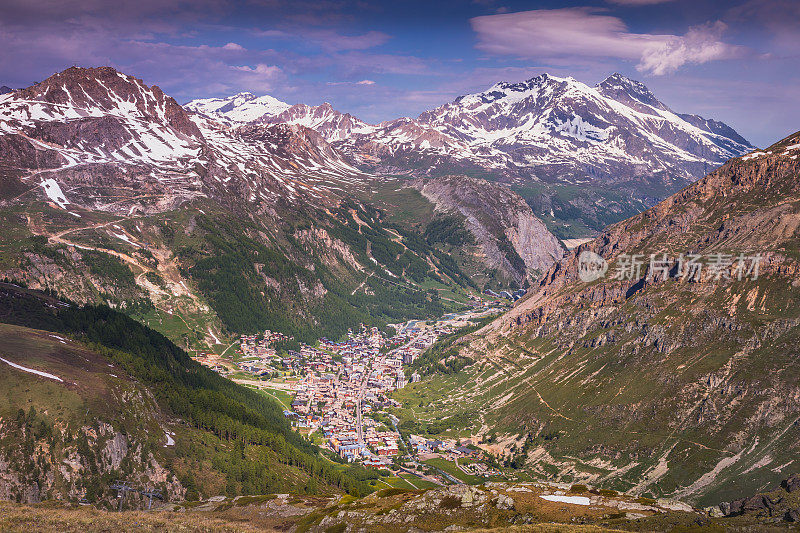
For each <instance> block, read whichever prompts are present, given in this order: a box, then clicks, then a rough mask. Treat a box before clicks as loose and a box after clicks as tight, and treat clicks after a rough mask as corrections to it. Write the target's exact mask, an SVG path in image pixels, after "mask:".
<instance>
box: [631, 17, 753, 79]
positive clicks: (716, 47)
mask: <svg viewBox="0 0 800 533" xmlns="http://www.w3.org/2000/svg"><path fill="white" fill-rule="evenodd" d="M726 28H727V25H726V24H725V23H724V22H720V21H717V22H715V23H713V24H705V25H703V26H695V27H693V28H690V29H689V31H688V32H687V33H686V35H684V36H683V37H675V38H672V39H669V40H667V41H666V42H664V43H661V44H653V45H651V46H649V47H647V48H646V49H645V50H644V52H643V53H642V59H641V61H640V62H639V64H638V65H637V66H636V69H637V70H639V71H640V72H649V73H651V74H654V75H656V76H660V75H663V74H669V73H671V72H675V71H676V70H678V69H679V68H680V67H682V66H683V65H685V64H687V63H707V62H709V61H714V60H717V59H730V58H733V57H736V56H737V55H739V53H740V49H739V47H736V46H732V45H729V44H726V43H724V42H722V41H721V40H720V38H721V37H722V33H723V32H724V31H725V29H726Z"/></svg>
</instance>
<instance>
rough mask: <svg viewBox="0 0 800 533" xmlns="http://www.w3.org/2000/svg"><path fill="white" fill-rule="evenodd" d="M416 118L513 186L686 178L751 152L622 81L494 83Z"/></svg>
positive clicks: (733, 137)
mask: <svg viewBox="0 0 800 533" xmlns="http://www.w3.org/2000/svg"><path fill="white" fill-rule="evenodd" d="M418 120H419V122H420V123H422V124H425V125H428V126H430V127H433V128H435V129H436V130H438V131H440V132H442V133H444V134H446V135H448V136H450V137H453V138H455V139H459V140H460V141H462V142H464V143H466V144H467V145H468V146H469V149H470V151H472V152H474V153H475V154H476V158H478V159H482V160H484V161H485V162H486V164H487V166H489V167H495V168H498V167H500V168H504V169H505V171H506V172H508V173H509V175H510V176H511V177H513V178H517V179H520V178H521V179H526V178H527V179H537V178H538V179H544V180H547V181H550V180H559V181H562V180H563V181H573V182H582V181H593V182H618V181H626V180H630V179H633V178H636V177H637V176H645V175H647V176H657V175H659V174H663V175H664V176H665V178H668V179H675V180H691V179H692V178H696V177H699V176H701V175H703V174H705V173H706V172H707V171H708V170H710V169H711V168H714V167H715V166H717V165H720V164H722V163H723V162H725V161H727V160H728V159H730V158H732V157H736V156H738V155H741V154H742V153H746V152H748V151H750V150H752V148H753V147H752V146H751V145H750V144H749V143H748V142H747V141H746V140H744V139H743V138H742V137H741V136H739V135H738V134H737V133H736V132H735V131H733V130H732V129H731V128H729V127H728V126H726V125H724V124H721V123H718V122H713V121H706V120H704V119H702V118H700V117H695V116H689V115H679V114H677V113H675V112H673V111H672V110H670V109H669V108H668V107H667V106H666V105H664V104H663V103H661V102H660V101H659V100H658V99H657V98H656V97H655V96H654V95H653V94H652V93H651V92H650V91H649V90H648V89H647V87H645V86H644V85H643V84H641V83H639V82H636V81H633V80H630V79H628V78H626V77H624V76H621V75H619V74H614V75H612V76H610V77H608V78H607V79H606V80H604V81H603V82H601V83H599V84H598V85H596V86H595V87H589V86H588V85H586V84H584V83H581V82H579V81H576V80H575V79H572V78H557V77H554V76H550V75H547V74H544V75H542V76H538V77H536V78H532V79H530V80H528V81H526V82H522V83H498V84H496V85H494V86H492V87H490V88H489V89H487V90H486V91H484V92H481V93H477V94H471V95H466V96H462V97H459V98H457V99H456V100H455V101H453V102H451V103H449V104H446V105H444V106H441V107H439V108H436V109H434V110H432V111H428V112H426V113H423V114H422V115H420V117H419V119H418Z"/></svg>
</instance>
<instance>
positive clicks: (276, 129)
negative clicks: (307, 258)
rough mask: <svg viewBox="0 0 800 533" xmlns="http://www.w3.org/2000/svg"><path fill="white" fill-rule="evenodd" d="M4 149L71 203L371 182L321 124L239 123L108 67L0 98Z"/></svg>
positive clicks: (259, 196) (316, 197) (266, 193)
mask: <svg viewBox="0 0 800 533" xmlns="http://www.w3.org/2000/svg"><path fill="white" fill-rule="evenodd" d="M259 100H262V101H266V100H263V99H259ZM209 105H210V104H209ZM235 116H237V117H242V116H245V117H247V116H248V115H242V114H236V115H235ZM0 153H2V155H3V161H2V162H3V164H4V165H7V166H13V167H15V168H16V169H17V171H18V172H19V173H20V174H21V179H22V180H23V181H24V182H25V183H26V184H31V185H33V184H39V185H41V188H42V191H41V192H42V195H43V196H47V197H49V198H50V199H51V200H52V201H53V202H54V203H55V204H56V205H58V206H59V207H62V208H64V209H68V208H67V207H66V206H68V205H72V207H74V206H75V205H78V206H81V207H84V208H88V209H100V210H109V211H115V212H120V211H126V212H132V211H135V210H141V211H147V212H150V211H159V210H164V209H168V208H171V207H174V206H175V205H179V204H180V203H183V202H184V201H186V200H189V199H192V198H195V197H200V196H218V197H221V196H224V197H225V198H226V201H232V200H239V201H245V202H250V203H255V204H259V203H264V204H265V205H270V204H273V203H275V202H276V201H290V202H293V201H308V202H312V203H318V204H326V203H328V200H334V199H335V198H336V197H337V195H339V194H340V193H341V190H342V189H343V187H346V186H359V185H360V183H361V182H362V180H364V179H365V178H366V176H365V175H364V174H363V173H361V172H360V171H358V170H357V169H356V168H354V167H352V166H351V165H350V164H348V163H347V162H345V161H344V160H343V159H342V157H341V156H340V154H339V153H338V152H337V151H336V150H335V149H333V148H332V147H331V146H330V145H329V144H328V143H327V142H326V141H325V140H324V139H323V138H322V137H321V136H320V135H319V134H318V133H316V132H315V131H313V130H311V129H308V128H305V127H303V126H292V125H286V124H244V125H238V126H234V127H231V126H230V125H227V124H223V123H221V122H219V121H217V120H215V119H211V118H208V117H206V116H203V115H200V114H190V113H187V112H186V111H185V110H184V108H183V107H181V106H180V105H178V104H177V103H176V102H175V100H174V99H172V98H171V97H169V96H166V95H165V94H164V93H163V92H162V91H161V90H160V89H159V88H158V87H157V86H152V87H148V86H147V85H145V84H144V83H143V82H142V81H141V80H139V79H137V78H134V77H132V76H128V75H125V74H122V73H120V72H117V71H116V70H114V69H112V68H109V67H102V68H89V69H86V68H77V67H73V68H70V69H67V70H65V71H63V72H61V73H58V74H55V75H53V76H51V77H50V78H48V79H47V80H45V81H43V82H41V83H39V84H37V85H34V86H32V87H29V88H27V89H22V90H18V91H15V92H13V93H8V94H4V95H2V96H0ZM231 193H233V194H231ZM73 211H74V210H73ZM74 214H76V215H77V214H78V213H77V212H74Z"/></svg>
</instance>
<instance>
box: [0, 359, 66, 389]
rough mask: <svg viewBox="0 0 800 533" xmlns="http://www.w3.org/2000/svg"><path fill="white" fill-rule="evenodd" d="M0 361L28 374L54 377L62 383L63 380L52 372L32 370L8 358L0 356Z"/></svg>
mask: <svg viewBox="0 0 800 533" xmlns="http://www.w3.org/2000/svg"><path fill="white" fill-rule="evenodd" d="M0 361H2V362H4V363H5V364H7V365H9V366H12V367H14V368H16V369H17V370H22V371H23V372H28V373H29V374H36V375H37V376H42V377H43V378H50V379H54V380H56V381H60V382H62V383H63V382H64V380H63V379H61V378H60V377H58V376H56V375H54V374H48V373H47V372H42V371H41V370H34V369H32V368H28V367H26V366H22V365H18V364H17V363H12V362H11V361H9V360H8V359H3V358H2V357H0Z"/></svg>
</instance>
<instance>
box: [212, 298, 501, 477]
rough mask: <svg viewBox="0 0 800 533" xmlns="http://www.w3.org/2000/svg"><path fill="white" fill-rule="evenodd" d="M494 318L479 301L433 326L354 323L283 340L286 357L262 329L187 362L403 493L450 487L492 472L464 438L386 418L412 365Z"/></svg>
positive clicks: (411, 375) (273, 335)
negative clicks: (401, 484) (342, 334)
mask: <svg viewBox="0 0 800 533" xmlns="http://www.w3.org/2000/svg"><path fill="white" fill-rule="evenodd" d="M493 303H500V302H498V301H495V302H493ZM496 312H497V308H496V307H494V306H491V305H488V304H487V303H483V304H482V305H479V306H474V307H473V308H472V309H470V310H468V311H463V312H460V313H451V314H448V315H445V316H443V317H441V318H440V319H439V320H432V321H424V320H410V321H408V322H406V323H403V324H394V325H391V326H390V327H391V328H393V329H394V332H393V334H386V333H385V332H382V331H380V330H379V329H378V328H376V327H369V326H366V325H363V324H362V325H361V326H360V327H359V328H356V329H355V330H350V331H348V334H347V337H346V338H345V339H341V340H339V341H332V340H329V339H326V338H322V339H320V340H319V341H318V342H317V344H316V345H315V346H310V345H307V344H302V343H293V344H294V345H295V348H297V346H298V345H299V348H298V349H294V350H293V349H282V348H280V346H282V345H285V344H287V341H289V343H291V341H292V340H293V339H291V338H290V337H287V336H285V335H283V334H281V333H277V332H272V331H269V330H266V331H265V332H264V333H263V334H260V335H243V336H242V337H241V338H240V339H239V342H238V345H239V348H238V350H226V351H225V352H223V354H221V355H214V354H198V356H197V358H196V359H197V361H199V362H200V363H202V364H204V365H206V366H208V367H210V368H212V369H213V370H215V371H216V372H218V373H220V374H222V375H224V376H227V377H228V378H229V379H232V380H234V381H236V382H238V383H240V384H243V385H246V386H250V387H253V388H257V389H260V390H262V391H263V392H264V393H265V394H268V395H269V396H271V397H272V398H274V399H275V400H278V401H279V402H281V403H282V404H283V405H284V416H285V417H286V418H287V419H289V420H290V421H291V423H292V425H293V426H295V428H296V429H297V431H299V432H301V433H302V434H304V435H306V436H307V438H309V439H310V440H312V441H313V442H315V443H316V444H318V445H319V446H321V447H322V448H323V449H327V450H329V451H330V452H332V453H333V454H336V455H338V456H339V458H340V460H342V461H344V462H355V463H360V464H363V465H364V466H368V467H374V468H378V469H383V470H390V471H392V472H393V473H394V474H399V475H401V476H402V479H403V480H405V482H406V483H408V484H409V485H411V486H412V487H417V486H420V484H421V483H422V484H427V485H424V486H430V484H431V483H432V484H435V485H438V484H449V483H460V482H462V481H461V478H463V477H474V476H480V477H485V478H491V477H493V476H497V475H499V474H500V472H499V471H498V470H497V469H496V468H493V467H491V466H489V465H488V464H486V463H485V462H483V461H481V460H480V459H481V457H482V456H483V452H482V451H481V450H479V449H478V448H477V447H475V446H473V445H472V443H471V442H468V441H466V440H465V441H459V440H457V439H454V438H443V437H442V438H431V437H430V436H425V435H414V434H405V435H402V434H401V431H400V430H399V429H398V423H399V420H398V418H397V417H396V416H395V415H393V414H392V413H391V410H392V408H397V407H400V403H399V402H398V401H397V400H395V399H392V397H391V396H392V393H393V392H394V391H397V390H398V389H402V388H403V387H405V386H406V384H407V383H409V381H410V382H414V381H419V380H420V375H419V374H418V373H416V372H414V371H413V370H412V368H411V367H412V364H413V363H414V361H415V360H416V359H417V358H418V357H419V356H420V354H421V353H423V352H424V351H425V350H426V349H428V348H429V347H430V346H432V345H433V344H434V343H435V342H436V341H437V339H439V338H441V337H442V336H444V335H449V334H451V333H453V332H455V331H456V330H457V329H459V328H462V327H465V326H468V325H471V324H473V323H475V321H477V320H480V319H482V318H484V317H486V316H489V315H492V314H494V313H496ZM225 353H227V357H226V356H225ZM438 458H442V459H446V460H448V461H451V462H452V464H454V465H455V466H456V467H457V469H458V471H456V472H453V471H450V472H448V471H445V470H443V469H441V468H437V467H436V466H431V465H430V464H428V463H426V462H424V461H426V460H430V459H438ZM459 459H461V461H459ZM454 474H455V475H454Z"/></svg>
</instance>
